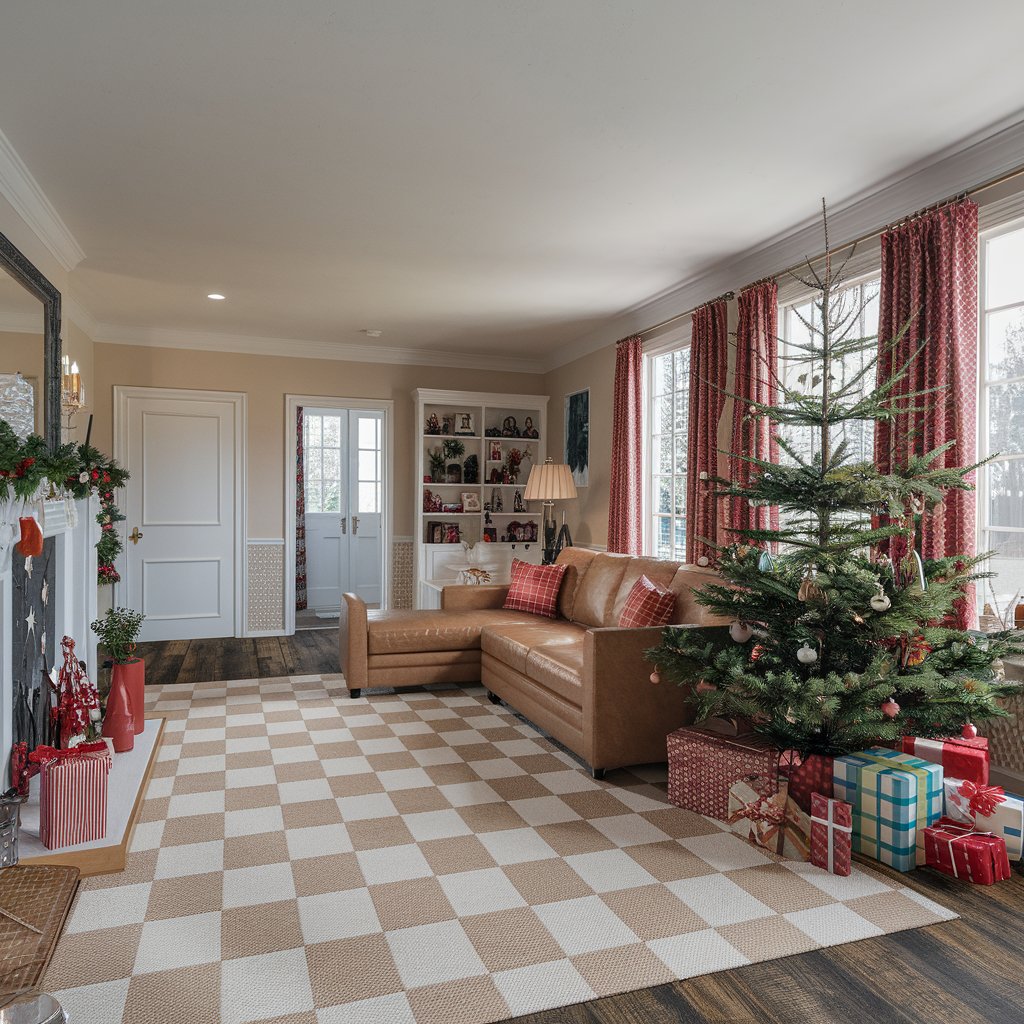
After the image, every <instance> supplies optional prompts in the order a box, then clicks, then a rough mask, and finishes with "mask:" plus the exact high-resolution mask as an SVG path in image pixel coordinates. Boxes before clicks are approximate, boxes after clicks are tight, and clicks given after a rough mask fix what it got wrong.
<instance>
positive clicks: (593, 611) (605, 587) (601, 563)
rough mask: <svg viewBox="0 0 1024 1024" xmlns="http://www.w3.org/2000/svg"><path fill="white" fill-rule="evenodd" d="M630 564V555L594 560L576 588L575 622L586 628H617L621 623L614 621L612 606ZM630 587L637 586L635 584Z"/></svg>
mask: <svg viewBox="0 0 1024 1024" xmlns="http://www.w3.org/2000/svg"><path fill="white" fill-rule="evenodd" d="M630 561H631V559H630V556H629V555H611V554H607V553H604V552H602V553H601V554H599V555H595V556H594V559H593V561H592V562H591V563H590V565H589V567H588V568H587V571H586V572H585V573H584V574H583V578H582V579H581V580H580V582H579V585H578V586H577V587H576V599H575V601H574V602H573V606H572V620H573V622H579V623H582V624H583V625H584V626H613V625H615V623H616V622H617V621H618V619H617V618H614V619H613V618H612V617H611V616H612V606H613V604H614V602H615V595H616V593H617V592H618V589H619V584H620V583H621V582H622V575H623V573H624V572H625V571H626V566H627V565H628V564H629V563H630ZM638 575H639V574H638ZM629 585H630V586H632V585H633V581H632V580H631V581H630V584H629Z"/></svg>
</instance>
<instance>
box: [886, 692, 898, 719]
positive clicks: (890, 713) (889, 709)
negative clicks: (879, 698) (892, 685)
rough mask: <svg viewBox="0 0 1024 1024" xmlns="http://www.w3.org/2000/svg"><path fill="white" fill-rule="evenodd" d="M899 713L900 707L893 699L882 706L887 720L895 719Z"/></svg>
mask: <svg viewBox="0 0 1024 1024" xmlns="http://www.w3.org/2000/svg"><path fill="white" fill-rule="evenodd" d="M899 713H900V706H899V704H897V703H896V701H894V700H893V699H892V697H890V698H889V699H888V700H887V701H886V702H885V703H884V704H883V705H882V714H883V715H885V717H886V718H895V717H896V716H897V715H898V714H899Z"/></svg>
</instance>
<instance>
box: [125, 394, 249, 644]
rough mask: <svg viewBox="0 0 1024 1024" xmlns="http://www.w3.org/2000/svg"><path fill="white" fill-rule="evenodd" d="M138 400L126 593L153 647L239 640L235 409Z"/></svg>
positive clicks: (130, 404) (132, 415) (132, 405)
mask: <svg viewBox="0 0 1024 1024" xmlns="http://www.w3.org/2000/svg"><path fill="white" fill-rule="evenodd" d="M201 394H202V393H201V392H196V395H197V398H196V399H194V400H193V399H191V398H178V397H174V398H169V397H160V396H159V394H154V395H153V396H151V397H150V396H140V395H138V394H137V393H134V394H131V395H130V396H128V397H127V398H126V399H125V406H124V407H123V408H124V409H125V414H126V416H127V424H126V427H127V429H126V431H125V436H126V438H127V442H126V459H125V465H126V468H127V469H128V470H129V472H130V473H131V479H130V480H129V482H128V486H127V489H126V501H125V515H126V522H125V524H124V525H125V527H126V530H127V540H126V543H125V555H126V558H125V562H126V574H125V581H124V583H122V584H121V586H122V587H124V588H125V589H124V592H123V593H122V594H120V595H117V600H118V603H119V604H120V603H124V604H127V605H129V606H131V607H132V608H135V609H137V610H139V611H142V612H144V613H145V615H146V621H145V623H144V624H143V627H142V634H141V639H143V640H188V639H198V638H203V637H221V636H233V635H234V633H235V586H234V577H235V529H236V527H235V502H236V500H238V495H236V493H235V444H236V441H237V439H236V437H235V406H234V404H233V403H232V402H230V401H223V400H215V399H214V398H212V397H211V398H210V399H205V398H199V397H198V396H199V395H201Z"/></svg>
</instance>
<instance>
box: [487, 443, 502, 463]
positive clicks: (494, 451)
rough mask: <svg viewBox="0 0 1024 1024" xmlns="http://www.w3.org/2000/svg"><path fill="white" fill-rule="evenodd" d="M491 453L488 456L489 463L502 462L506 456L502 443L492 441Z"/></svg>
mask: <svg viewBox="0 0 1024 1024" xmlns="http://www.w3.org/2000/svg"><path fill="white" fill-rule="evenodd" d="M489 451H490V453H489V454H488V456H487V461H488V462H502V461H503V460H504V458H505V456H504V455H503V454H502V451H501V442H500V441H491V443H490V446H489Z"/></svg>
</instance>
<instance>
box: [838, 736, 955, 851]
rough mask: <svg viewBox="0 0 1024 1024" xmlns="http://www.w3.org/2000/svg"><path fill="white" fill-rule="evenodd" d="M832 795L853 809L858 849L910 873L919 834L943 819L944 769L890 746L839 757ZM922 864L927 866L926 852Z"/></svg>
mask: <svg viewBox="0 0 1024 1024" xmlns="http://www.w3.org/2000/svg"><path fill="white" fill-rule="evenodd" d="M832 786H833V795H834V796H835V797H836V798H837V799H840V800H845V801H847V802H848V803H850V804H852V805H853V849H854V850H856V851H857V852H858V853H864V854H867V855H868V856H869V857H874V858H875V860H878V861H881V862H882V863H883V864H888V865H890V866H891V867H894V868H895V869H896V870H897V871H910V870H912V869H913V868H914V867H915V866H916V865H917V864H918V848H917V832H918V829H924V828H926V827H927V826H928V825H931V824H932V823H933V822H935V821H938V819H939V818H940V817H941V815H942V766H941V765H938V764H933V763H932V762H931V761H925V760H923V759H921V758H919V757H913V756H912V755H910V754H900V753H897V751H895V750H887V749H886V748H885V747H870V748H868V749H867V750H862V751H861V752H860V753H857V754H847V755H846V756H844V757H837V758H836V759H835V761H834V763H833V774H832ZM920 857H921V859H920V863H921V864H923V863H924V852H923V851H921V854H920Z"/></svg>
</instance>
